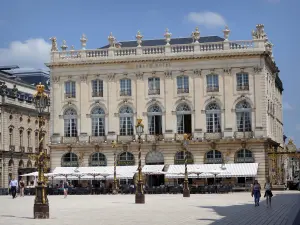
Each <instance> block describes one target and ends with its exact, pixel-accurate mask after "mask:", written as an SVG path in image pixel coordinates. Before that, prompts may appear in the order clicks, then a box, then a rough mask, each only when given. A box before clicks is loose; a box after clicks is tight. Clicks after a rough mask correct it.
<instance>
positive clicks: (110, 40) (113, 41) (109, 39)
mask: <svg viewBox="0 0 300 225" xmlns="http://www.w3.org/2000/svg"><path fill="white" fill-rule="evenodd" d="M107 39H108V42H109V47H115V42H116V38H115V37H114V36H113V34H112V32H110V34H109V36H108V37H107Z"/></svg>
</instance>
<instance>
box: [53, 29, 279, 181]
mask: <svg viewBox="0 0 300 225" xmlns="http://www.w3.org/2000/svg"><path fill="white" fill-rule="evenodd" d="M229 33H230V30H229V29H228V27H226V28H225V30H224V38H220V37H217V36H210V37H201V36H200V32H199V30H198V28H196V30H195V31H194V32H193V33H192V37H191V38H172V37H171V33H169V31H168V30H166V32H165V34H164V37H165V39H159V40H143V36H142V34H141V33H140V32H138V33H137V35H136V41H124V42H117V41H116V38H115V37H114V36H113V35H112V34H110V35H109V37H108V41H109V45H107V46H104V47H102V48H99V49H94V50H86V49H85V47H86V42H87V39H86V37H85V36H84V35H83V36H82V38H81V39H80V41H81V44H82V49H81V50H74V49H73V48H72V49H71V50H67V45H66V41H63V44H62V46H61V49H62V50H61V51H58V49H57V42H56V38H55V37H53V38H52V50H51V56H52V57H51V62H50V63H48V64H47V66H48V67H49V68H50V70H51V99H52V101H51V103H52V105H51V125H52V126H51V145H50V147H51V168H52V169H54V168H55V167H59V166H106V165H110V166H111V165H113V163H114V152H115V151H117V164H118V165H137V163H138V162H137V157H138V144H137V135H136V133H135V125H136V119H137V118H142V119H143V123H144V134H143V136H142V139H143V143H142V164H143V165H144V164H164V165H165V169H167V168H168V165H172V164H182V163H184V154H183V150H182V142H183V134H184V133H187V134H189V139H190V140H189V141H188V145H187V148H188V163H194V164H203V163H252V162H257V163H259V167H258V173H257V178H258V179H259V180H260V181H261V182H264V180H265V178H266V177H267V176H268V175H269V170H270V167H269V165H268V160H267V158H268V154H267V151H268V149H269V148H271V147H272V146H274V147H276V148H278V147H280V146H281V147H282V145H283V123H282V91H283V88H282V82H281V80H280V78H279V70H278V68H277V66H276V64H275V61H274V57H273V54H272V44H271V43H270V42H269V40H268V38H267V35H266V33H265V32H264V26H263V25H261V24H259V25H257V26H256V29H255V30H254V31H253V32H252V40H247V41H231V40H229ZM112 141H117V143H118V144H117V148H115V149H114V148H112V146H111V142H112Z"/></svg>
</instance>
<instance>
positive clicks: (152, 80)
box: [148, 77, 160, 95]
mask: <svg viewBox="0 0 300 225" xmlns="http://www.w3.org/2000/svg"><path fill="white" fill-rule="evenodd" d="M148 95H160V78H159V77H149V78H148Z"/></svg>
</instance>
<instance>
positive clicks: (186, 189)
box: [183, 134, 190, 197]
mask: <svg viewBox="0 0 300 225" xmlns="http://www.w3.org/2000/svg"><path fill="white" fill-rule="evenodd" d="M187 144H188V135H187V134H184V135H183V148H184V182H183V197H190V189H189V179H188V171H187Z"/></svg>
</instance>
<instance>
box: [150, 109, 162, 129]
mask: <svg viewBox="0 0 300 225" xmlns="http://www.w3.org/2000/svg"><path fill="white" fill-rule="evenodd" d="M148 128H149V134H151V135H157V134H162V110H161V108H160V107H159V106H158V105H156V104H155V105H152V106H150V107H149V108H148Z"/></svg>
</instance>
